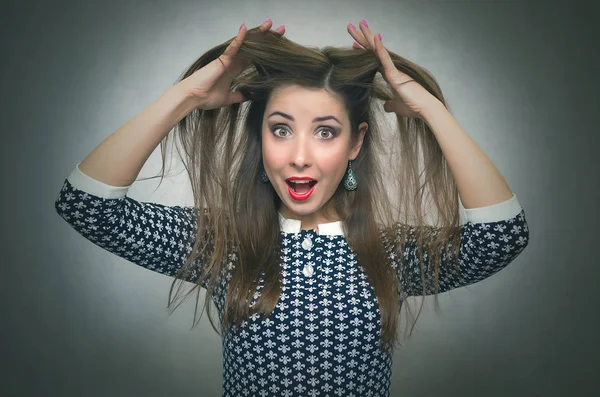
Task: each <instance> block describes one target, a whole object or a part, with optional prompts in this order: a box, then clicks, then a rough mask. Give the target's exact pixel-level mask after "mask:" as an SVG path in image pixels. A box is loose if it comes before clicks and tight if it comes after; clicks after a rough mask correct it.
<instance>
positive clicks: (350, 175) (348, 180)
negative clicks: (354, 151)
mask: <svg viewBox="0 0 600 397" xmlns="http://www.w3.org/2000/svg"><path fill="white" fill-rule="evenodd" d="M357 187H358V181H357V180H356V175H354V172H353V171H352V160H350V162H349V163H348V169H347V170H346V175H345V176H344V188H346V190H350V191H352V190H356V188H357Z"/></svg>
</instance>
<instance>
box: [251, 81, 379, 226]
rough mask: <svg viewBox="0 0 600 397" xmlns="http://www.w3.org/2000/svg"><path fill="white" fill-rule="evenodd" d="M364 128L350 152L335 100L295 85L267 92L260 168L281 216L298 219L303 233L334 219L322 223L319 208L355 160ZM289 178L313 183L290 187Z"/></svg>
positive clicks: (345, 118)
mask: <svg viewBox="0 0 600 397" xmlns="http://www.w3.org/2000/svg"><path fill="white" fill-rule="evenodd" d="M367 128H368V126H367V123H362V124H361V125H360V136H359V139H358V142H356V144H355V145H354V146H353V147H352V146H351V142H350V120H349V118H348V114H347V112H346V110H345V109H344V105H343V103H342V102H341V100H340V99H339V98H338V97H336V96H333V95H332V94H331V93H329V92H327V91H326V90H324V89H308V88H303V87H300V86H296V85H293V86H285V87H279V88H277V89H275V90H274V91H273V92H272V94H271V97H270V99H269V102H268V103H267V107H266V110H265V114H264V117H263V123H262V154H263V165H264V168H265V171H266V173H267V176H268V177H269V180H270V183H271V184H272V185H273V187H274V188H275V191H276V192H277V194H278V195H279V197H280V198H281V201H282V206H281V207H280V208H279V211H280V212H281V213H282V215H283V216H284V217H286V218H292V219H299V220H300V221H301V222H302V226H301V227H302V229H313V228H316V227H317V224H319V223H327V222H331V221H335V220H339V219H325V218H324V217H323V216H322V215H321V213H320V209H321V208H322V207H323V205H324V204H325V203H326V202H327V201H328V200H329V199H330V198H331V197H332V196H333V193H334V192H335V190H336V189H337V187H338V185H339V183H340V181H341V180H342V178H343V176H344V174H345V172H346V168H347V166H348V160H354V159H355V158H356V156H357V155H358V152H359V150H360V147H361V145H362V141H363V137H364V134H365V132H366V131H367ZM294 177H308V178H310V180H311V181H312V182H310V183H307V184H301V183H299V182H296V183H290V182H289V180H290V178H294ZM313 185H314V186H313ZM359 188H360V187H359Z"/></svg>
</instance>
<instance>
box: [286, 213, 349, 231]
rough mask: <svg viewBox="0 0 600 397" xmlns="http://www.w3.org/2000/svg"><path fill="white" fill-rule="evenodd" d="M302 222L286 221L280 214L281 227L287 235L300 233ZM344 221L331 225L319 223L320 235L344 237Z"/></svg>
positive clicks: (295, 220)
mask: <svg viewBox="0 0 600 397" xmlns="http://www.w3.org/2000/svg"><path fill="white" fill-rule="evenodd" d="M301 224H302V222H301V221H300V220H298V219H286V218H284V217H283V215H281V212H279V227H280V229H281V231H282V232H285V233H300V227H301ZM342 224H343V223H342V221H335V222H329V223H319V225H318V234H320V235H330V236H343V235H344V230H343V228H342Z"/></svg>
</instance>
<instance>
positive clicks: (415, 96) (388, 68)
mask: <svg viewBox="0 0 600 397" xmlns="http://www.w3.org/2000/svg"><path fill="white" fill-rule="evenodd" d="M359 26H360V30H361V31H362V33H361V32H360V31H358V30H357V29H356V28H355V27H354V25H352V24H348V33H350V35H351V36H352V37H353V38H354V40H356V43H354V44H353V47H355V48H359V49H365V50H367V49H374V51H375V53H376V54H377V56H378V57H379V60H380V61H381V64H382V68H381V69H380V70H379V72H380V73H381V75H382V76H383V78H384V80H385V81H386V82H387V83H388V84H389V85H390V86H391V87H392V89H393V92H394V99H393V100H390V101H386V102H385V104H384V106H383V109H384V110H385V111H386V112H388V113H391V112H394V113H396V114H398V115H400V116H405V117H413V118H422V116H423V110H424V108H425V107H427V106H428V104H430V103H431V102H432V101H438V99H437V98H436V97H434V96H433V95H431V94H430V93H429V92H428V91H427V90H426V89H425V88H423V86H422V85H421V84H419V83H417V82H416V81H414V80H413V79H412V78H411V77H410V76H409V75H407V74H406V73H403V72H401V71H399V70H398V69H397V68H396V66H395V65H394V63H393V62H392V58H390V54H389V53H388V52H387V50H386V49H385V47H384V46H383V43H382V42H381V35H380V34H378V35H376V36H373V33H371V30H370V29H369V27H368V25H367V23H366V22H365V21H364V20H363V21H361V23H360V24H359Z"/></svg>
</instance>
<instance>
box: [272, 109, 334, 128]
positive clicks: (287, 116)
mask: <svg viewBox="0 0 600 397" xmlns="http://www.w3.org/2000/svg"><path fill="white" fill-rule="evenodd" d="M275 115H279V116H283V117H285V118H286V119H288V120H292V121H295V120H294V118H293V117H292V116H290V115H289V114H286V113H283V112H273V113H271V114H270V115H269V116H268V117H267V118H269V117H271V116H275ZM325 120H335V121H337V122H338V123H339V124H340V125H341V124H342V122H341V121H339V120H338V119H337V118H336V117H334V116H332V115H328V116H321V117H315V118H314V119H313V123H316V122H317V121H325Z"/></svg>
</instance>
